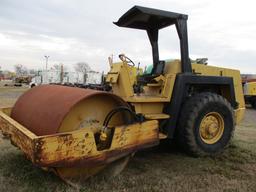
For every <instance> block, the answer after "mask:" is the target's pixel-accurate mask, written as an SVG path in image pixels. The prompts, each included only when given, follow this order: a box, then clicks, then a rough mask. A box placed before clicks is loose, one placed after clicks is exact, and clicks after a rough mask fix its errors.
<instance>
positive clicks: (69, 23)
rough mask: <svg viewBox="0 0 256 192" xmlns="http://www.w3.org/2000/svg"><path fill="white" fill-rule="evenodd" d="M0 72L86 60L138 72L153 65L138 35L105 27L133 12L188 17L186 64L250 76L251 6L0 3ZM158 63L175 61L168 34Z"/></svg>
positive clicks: (253, 57) (254, 59)
mask: <svg viewBox="0 0 256 192" xmlns="http://www.w3.org/2000/svg"><path fill="white" fill-rule="evenodd" d="M0 3H1V4H0V26H1V27H0V66H1V67H2V69H9V70H13V66H14V65H15V64H23V65H25V66H27V67H28V68H34V69H42V68H44V67H45V59H44V55H49V56H50V58H49V66H52V65H54V64H58V63H63V64H64V65H66V66H68V68H69V69H70V70H72V69H73V65H74V64H75V63H77V62H80V61H85V62H88V63H89V64H90V66H91V67H92V68H93V69H95V70H98V71H102V70H104V71H106V70H107V69H108V64H107V57H108V56H109V55H111V54H113V55H114V58H116V60H117V55H118V54H119V53H125V54H126V55H127V56H129V57H130V58H132V59H133V60H134V61H135V62H136V63H137V62H141V64H142V65H143V66H145V65H148V64H150V63H152V61H151V60H152V59H151V48H150V44H149V41H148V39H147V35H146V33H145V32H144V31H140V30H134V29H127V28H119V27H117V26H115V25H114V24H112V22H113V21H117V20H118V19H119V17H120V16H121V15H122V14H123V13H125V12H126V11H127V10H128V9H130V8H131V7H132V6H134V5H141V6H148V7H152V8H159V9H163V10H168V11H173V12H180V13H185V14H188V15H189V19H188V33H189V34H188V36H189V51H190V58H192V59H195V58H198V57H207V58H209V64H212V65H217V66H223V67H229V68H235V69H240V70H241V71H242V72H243V73H256V67H255V65H256V46H255V45H256V11H255V8H256V3H254V1H253V0H240V1H238V0H187V1H182V0H136V1H135V0H125V1H121V0H105V1H104V0H94V1H89V0H72V1H71V0H36V1H35V0H23V1H21V0H0ZM159 46H160V58H161V59H169V58H179V42H178V36H177V34H176V31H175V28H174V27H170V28H166V29H164V30H162V31H161V32H160V36H159Z"/></svg>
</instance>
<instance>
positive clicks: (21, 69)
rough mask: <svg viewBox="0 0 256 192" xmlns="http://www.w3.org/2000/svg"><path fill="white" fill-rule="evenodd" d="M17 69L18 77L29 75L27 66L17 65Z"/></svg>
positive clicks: (15, 67)
mask: <svg viewBox="0 0 256 192" xmlns="http://www.w3.org/2000/svg"><path fill="white" fill-rule="evenodd" d="M14 69H15V73H16V75H17V76H22V75H27V74H28V70H27V68H26V67H25V66H23V65H21V64H17V65H15V66H14Z"/></svg>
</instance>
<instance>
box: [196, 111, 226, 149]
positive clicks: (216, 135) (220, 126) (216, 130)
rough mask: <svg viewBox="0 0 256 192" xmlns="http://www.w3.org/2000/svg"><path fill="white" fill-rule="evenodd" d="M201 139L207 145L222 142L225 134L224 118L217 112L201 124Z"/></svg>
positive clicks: (209, 115) (208, 116)
mask: <svg viewBox="0 0 256 192" xmlns="http://www.w3.org/2000/svg"><path fill="white" fill-rule="evenodd" d="M199 129H200V137H201V139H202V141H203V142H205V143H206V144H214V143H216V142H217V141H219V140H220V138H221V137H222V135H223V132H224V120H223V117H222V116H221V115H220V114H219V113H217V112H210V113H208V114H206V115H205V116H204V118H203V119H202V121H201V123H200V128H199Z"/></svg>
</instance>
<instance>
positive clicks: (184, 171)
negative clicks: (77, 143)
mask: <svg viewBox="0 0 256 192" xmlns="http://www.w3.org/2000/svg"><path fill="white" fill-rule="evenodd" d="M24 90H25V89H23V88H18V89H17V88H0V106H3V105H6V104H7V105H10V104H13V103H14V102H15V100H16V98H17V97H18V96H19V95H20V94H21V93H22V92H23V91H24ZM255 117H256V111H255V110H252V109H248V110H247V111H246V117H245V119H244V121H243V123H242V124H241V125H240V126H238V127H237V130H236V133H235V137H234V140H233V142H232V144H231V146H230V147H229V148H228V149H227V150H226V151H225V152H224V153H223V154H222V155H220V156H219V157H216V158H192V157H189V156H187V155H186V154H183V153H182V152H180V151H178V150H176V148H175V146H173V147H170V148H166V147H165V146H166V145H164V144H162V145H160V146H159V147H157V148H154V149H150V150H147V151H143V152H138V153H137V154H136V155H135V157H134V158H133V159H132V160H131V161H130V163H129V165H128V167H127V168H126V169H125V170H124V171H123V172H122V173H121V174H120V175H119V176H117V177H115V178H110V179H107V180H106V179H103V178H100V177H94V178H92V179H90V180H89V181H87V182H85V183H84V184H83V185H81V186H80V187H79V188H78V189H74V188H71V187H69V186H67V185H65V184H64V183H63V182H62V181H61V180H60V179H59V178H57V177H56V176H55V175H53V174H52V173H47V172H44V171H42V170H41V169H40V168H37V167H34V166H33V165H32V164H31V163H30V162H29V161H28V160H26V159H25V158H24V156H23V155H22V153H21V152H20V151H19V150H17V149H16V148H15V147H13V146H12V145H11V144H10V143H9V141H7V140H3V139H0V144H1V145H0V149H1V153H0V191H6V192H7V191H8V192H12V191H14V192H20V191H37V192H40V191H43V192H45V191H57V192H58V191H67V192H73V191H202V192H204V191H227V192H229V191H256V179H255V178H256V120H255Z"/></svg>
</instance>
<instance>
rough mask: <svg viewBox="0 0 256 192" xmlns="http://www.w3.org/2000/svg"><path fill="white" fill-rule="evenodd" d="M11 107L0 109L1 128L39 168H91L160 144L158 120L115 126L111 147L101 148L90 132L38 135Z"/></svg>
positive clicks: (83, 130)
mask: <svg viewBox="0 0 256 192" xmlns="http://www.w3.org/2000/svg"><path fill="white" fill-rule="evenodd" d="M10 111H11V108H2V109H0V130H1V131H2V134H3V135H4V136H7V137H9V138H10V140H11V142H12V144H14V145H15V146H17V147H18V148H20V149H21V150H22V151H23V152H24V153H25V155H26V156H27V158H28V159H29V160H30V161H31V162H32V163H33V164H35V165H36V166H39V167H80V166H81V167H87V166H88V167H90V166H94V165H103V164H108V163H110V162H113V161H115V160H117V159H119V158H121V157H124V156H126V155H128V154H130V153H133V152H136V151H137V150H139V149H143V148H147V147H151V146H155V145H158V144H159V132H158V121H157V120H149V121H145V122H142V123H135V124H131V125H123V126H117V127H115V128H114V129H115V131H114V135H113V139H112V143H111V146H110V148H109V149H104V150H102V151H98V150H97V147H96V143H95V139H94V135H93V133H92V132H91V131H88V130H86V129H80V130H76V131H72V132H66V133H57V134H53V135H45V136H36V135H35V134H34V133H32V132H31V131H29V130H28V129H27V128H26V127H24V126H22V125H21V124H19V123H18V122H16V121H15V120H14V119H12V118H11V117H10V116H9V115H10Z"/></svg>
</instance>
